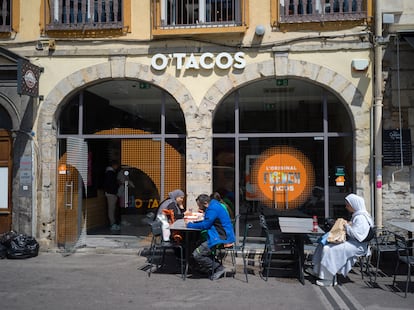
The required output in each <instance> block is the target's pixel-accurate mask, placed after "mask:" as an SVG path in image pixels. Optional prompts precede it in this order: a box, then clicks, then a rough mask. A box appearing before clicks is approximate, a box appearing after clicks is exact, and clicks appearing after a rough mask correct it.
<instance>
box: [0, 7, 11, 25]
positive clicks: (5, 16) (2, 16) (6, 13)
mask: <svg viewBox="0 0 414 310" xmlns="http://www.w3.org/2000/svg"><path fill="white" fill-rule="evenodd" d="M0 10H1V12H0V32H10V31H11V28H12V24H11V16H12V6H11V0H0Z"/></svg>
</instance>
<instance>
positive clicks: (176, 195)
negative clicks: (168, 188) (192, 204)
mask: <svg viewBox="0 0 414 310" xmlns="http://www.w3.org/2000/svg"><path fill="white" fill-rule="evenodd" d="M184 196H185V195H184V192H183V191H182V190H181V189H176V190H173V191H172V192H170V193H168V198H167V199H166V200H164V201H163V202H161V204H160V206H159V207H158V211H157V216H158V215H161V214H162V210H172V211H173V212H174V218H175V220H178V219H182V218H183V217H184V211H185V208H184V204H183V203H184Z"/></svg>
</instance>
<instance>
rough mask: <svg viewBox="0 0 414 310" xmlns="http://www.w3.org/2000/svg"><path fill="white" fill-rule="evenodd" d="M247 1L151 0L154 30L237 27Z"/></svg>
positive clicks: (242, 21)
mask: <svg viewBox="0 0 414 310" xmlns="http://www.w3.org/2000/svg"><path fill="white" fill-rule="evenodd" d="M246 1H247V0H152V5H153V10H154V12H155V14H154V28H155V29H177V28H211V27H235V26H242V25H243V23H244V18H243V11H244V10H243V8H244V6H245V4H246Z"/></svg>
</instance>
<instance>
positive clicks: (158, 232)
mask: <svg viewBox="0 0 414 310" xmlns="http://www.w3.org/2000/svg"><path fill="white" fill-rule="evenodd" d="M149 225H150V227H151V233H152V240H151V246H150V257H149V263H150V264H151V268H149V271H148V277H150V276H151V273H152V272H153V269H154V267H155V270H158V269H161V268H163V267H164V261H165V254H166V251H167V250H170V249H171V250H174V251H175V250H179V254H180V256H179V258H178V260H179V261H180V267H181V277H182V278H183V280H185V267H186V266H185V265H186V264H187V262H185V258H184V251H183V247H182V246H181V245H180V244H178V243H173V242H168V241H164V240H163V238H162V223H161V222H160V221H158V220H155V221H153V222H150V223H149ZM157 254H159V255H160V257H158V260H159V261H157V263H155V261H156V255H157ZM155 270H154V271H155Z"/></svg>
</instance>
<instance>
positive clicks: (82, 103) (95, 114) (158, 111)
mask: <svg viewBox="0 0 414 310" xmlns="http://www.w3.org/2000/svg"><path fill="white" fill-rule="evenodd" d="M108 90H110V91H108ZM61 111H62V112H61V114H60V118H59V134H58V138H59V140H58V141H59V143H58V146H59V147H58V150H59V151H58V156H59V158H58V190H57V192H58V195H57V222H58V244H59V245H63V246H69V247H73V246H76V245H77V243H79V242H82V239H83V238H81V237H82V236H88V235H108V234H121V235H132V236H145V235H147V234H148V232H149V229H148V227H147V223H146V222H145V219H146V217H147V214H148V213H149V212H151V211H155V209H156V208H157V207H158V205H159V204H160V202H161V201H162V200H163V199H164V198H166V196H167V194H168V193H169V192H171V191H172V190H174V189H177V188H179V189H185V187H186V185H185V122H184V116H183V113H182V112H181V109H180V107H179V105H178V104H177V102H176V101H175V100H174V99H173V98H172V97H171V96H170V95H169V94H167V93H166V92H164V91H162V90H161V89H159V88H157V87H155V86H153V85H150V84H147V83H141V82H139V81H126V80H124V81H110V82H105V83H101V84H97V85H94V86H91V87H88V88H87V89H85V90H82V91H80V92H79V93H78V94H76V95H75V96H73V97H72V98H70V99H69V100H68V101H67V103H66V104H64V105H63V107H62V110H61ZM113 160H116V161H118V162H119V163H120V169H119V171H117V180H118V186H119V187H118V192H117V209H116V210H117V221H118V223H119V225H120V227H121V229H120V230H119V231H111V230H110V227H109V221H108V213H107V204H106V199H105V194H104V190H103V187H104V186H103V185H104V182H103V181H104V175H105V169H106V167H108V166H109V165H110V163H111V161H113Z"/></svg>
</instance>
